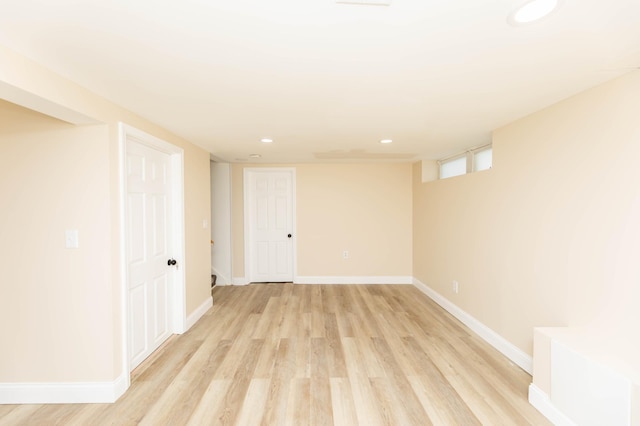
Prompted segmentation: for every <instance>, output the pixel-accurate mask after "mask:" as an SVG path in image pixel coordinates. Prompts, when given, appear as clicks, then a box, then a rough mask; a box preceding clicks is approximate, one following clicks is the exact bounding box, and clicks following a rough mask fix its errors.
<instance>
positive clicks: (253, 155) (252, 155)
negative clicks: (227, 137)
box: [249, 154, 262, 158]
mask: <svg viewBox="0 0 640 426" xmlns="http://www.w3.org/2000/svg"><path fill="white" fill-rule="evenodd" d="M260 157H262V155H260V154H249V158H260Z"/></svg>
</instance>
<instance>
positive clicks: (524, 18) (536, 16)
mask: <svg viewBox="0 0 640 426" xmlns="http://www.w3.org/2000/svg"><path fill="white" fill-rule="evenodd" d="M560 1H561V0H529V1H527V2H525V3H523V4H522V5H520V6H519V7H517V8H516V9H515V10H514V11H513V12H511V14H510V15H509V18H508V21H509V23H510V24H511V25H516V26H519V25H526V24H530V23H532V22H536V21H539V20H541V19H542V18H545V17H547V16H549V15H550V14H551V13H552V12H554V11H555V10H557V9H558V6H560Z"/></svg>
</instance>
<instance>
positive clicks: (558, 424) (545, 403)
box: [529, 383, 576, 426]
mask: <svg viewBox="0 0 640 426" xmlns="http://www.w3.org/2000/svg"><path fill="white" fill-rule="evenodd" d="M529 404H531V405H533V406H534V407H535V409H536V410H538V411H540V413H542V415H543V416H545V417H546V418H547V419H549V421H550V422H551V423H553V424H554V425H555V426H576V424H575V423H574V422H572V421H571V420H570V419H569V418H568V417H567V416H565V415H564V414H562V412H561V411H560V410H558V409H557V408H556V407H555V406H554V405H553V403H552V402H551V400H550V399H549V396H548V395H547V394H546V393H544V392H543V391H542V390H541V389H540V388H539V387H537V386H536V385H534V384H533V383H531V384H530V385H529Z"/></svg>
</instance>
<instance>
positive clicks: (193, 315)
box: [184, 297, 213, 333]
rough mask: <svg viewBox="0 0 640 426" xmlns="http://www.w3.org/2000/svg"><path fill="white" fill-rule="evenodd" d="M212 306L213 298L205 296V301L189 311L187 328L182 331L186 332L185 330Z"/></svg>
mask: <svg viewBox="0 0 640 426" xmlns="http://www.w3.org/2000/svg"><path fill="white" fill-rule="evenodd" d="M212 306H213V298H211V297H207V298H206V299H205V301H204V302H202V304H201V305H200V306H198V307H197V308H196V310H195V311H193V312H191V314H190V315H189V316H188V317H187V329H186V330H185V331H184V332H185V333H186V332H187V331H189V329H190V328H191V327H193V325H194V324H195V323H197V322H198V320H199V319H200V318H202V316H203V315H204V314H206V313H207V311H208V310H209V309H211V307H212Z"/></svg>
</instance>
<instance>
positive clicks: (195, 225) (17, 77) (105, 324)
mask: <svg viewBox="0 0 640 426" xmlns="http://www.w3.org/2000/svg"><path fill="white" fill-rule="evenodd" d="M0 83H1V84H2V85H3V88H4V89H6V88H7V87H10V88H11V90H13V91H14V92H19V93H24V94H26V95H28V96H31V97H32V99H36V101H37V102H36V103H38V102H44V103H46V104H48V105H54V106H55V107H56V108H62V109H63V110H70V111H74V112H78V113H80V114H82V115H85V116H88V117H91V118H93V119H94V120H96V122H101V123H105V125H97V126H88V127H85V126H75V127H74V126H71V125H68V124H64V123H61V122H58V121H56V120H53V119H50V118H47V117H44V116H41V115H39V114H36V113H32V112H30V111H26V110H24V109H21V108H16V107H13V106H11V105H10V104H6V103H3V106H2V108H3V111H7V112H6V113H7V114H11V116H12V117H13V116H15V117H14V118H15V120H12V121H7V120H3V122H2V126H0V137H1V139H0V144H1V145H2V148H3V151H4V150H5V148H6V149H7V152H13V155H14V158H15V157H16V156H20V157H21V159H20V161H15V162H13V163H11V167H6V168H5V167H4V163H3V167H2V180H3V181H7V182H11V183H15V184H16V185H22V183H21V182H20V181H21V180H22V179H23V176H27V177H28V178H29V179H31V180H35V181H33V182H31V181H28V182H26V187H27V188H28V191H25V194H24V195H21V196H20V197H19V198H18V199H17V202H15V203H13V204H11V210H10V211H5V209H6V207H5V206H6V204H4V201H3V213H2V214H5V215H10V218H11V221H9V222H2V223H0V230H1V231H0V232H2V233H3V235H4V234H5V233H7V235H8V236H9V237H11V238H12V239H17V242H16V243H15V244H17V245H18V247H19V248H20V251H18V250H17V249H16V248H15V247H14V243H8V242H7V240H5V238H4V236H3V238H2V240H1V243H0V246H1V249H2V250H3V253H5V254H7V255H8V258H5V262H7V264H9V265H10V264H14V263H15V265H17V266H16V267H15V268H12V275H10V277H11V280H12V281H8V280H4V279H3V280H2V281H1V282H0V288H1V289H2V299H3V301H5V300H11V299H12V298H13V297H15V296H16V295H18V296H20V298H21V300H26V299H28V298H30V297H31V296H33V297H35V298H36V300H40V298H41V299H43V301H37V302H36V301H29V303H26V302H25V303H24V304H23V305H20V306H19V309H20V317H21V318H25V319H26V322H25V323H19V322H16V312H15V310H11V311H6V310H1V311H0V323H2V324H3V325H2V327H7V325H6V324H11V325H12V328H13V331H12V333H11V336H12V337H13V338H14V339H15V340H14V341H12V342H10V345H11V347H12V348H15V349H14V350H12V351H0V382H24V381H37V382H58V381H65V382H67V381H111V380H114V379H115V378H117V377H118V376H120V375H121V374H122V365H121V358H122V345H121V341H122V336H121V332H120V331H121V327H122V324H121V306H120V300H121V299H120V297H121V294H120V290H121V285H122V284H121V282H120V263H119V262H120V234H119V230H120V220H119V211H120V199H119V182H118V176H119V151H118V127H117V124H118V122H119V121H123V122H125V123H127V124H129V125H132V126H134V127H136V128H139V129H140V130H143V131H145V132H147V133H150V134H152V135H154V136H156V137H159V138H161V139H164V140H166V141H168V142H170V143H172V144H174V145H177V146H179V147H181V148H183V149H184V168H185V173H184V179H185V233H186V241H185V244H186V247H185V248H186V256H187V257H186V260H185V267H186V286H187V288H186V292H187V315H188V314H190V313H191V312H193V310H194V309H195V308H196V307H198V306H199V305H200V304H201V303H203V302H204V301H205V300H206V299H207V298H208V297H210V292H209V287H210V279H209V275H210V270H211V269H210V245H209V229H204V228H203V227H202V221H203V220H205V219H207V220H208V219H209V218H210V190H209V154H208V153H207V152H206V151H204V150H203V149H201V148H199V147H196V146H195V145H193V144H191V143H189V142H187V141H184V140H182V139H180V138H178V137H176V136H175V135H173V134H171V133H170V132H168V131H166V130H164V129H162V128H160V127H158V126H156V125H154V124H152V123H150V122H149V121H147V120H144V119H142V118H140V117H138V116H136V115H135V114H132V113H131V112H128V111H126V110H124V109H122V108H120V107H118V106H117V105H114V104H112V103H110V102H108V101H106V100H105V99H103V98H101V97H99V96H96V95H95V94H93V93H91V92H89V91H87V90H85V89H83V88H82V87H80V86H78V85H76V84H74V83H72V82H70V81H68V80H66V79H64V78H62V77H60V76H58V75H56V74H54V73H52V72H50V71H48V70H46V69H45V68H43V67H41V66H39V65H38V64H35V63H33V62H31V61H29V60H27V59H25V58H24V57H21V56H19V55H17V54H15V53H14V52H12V51H10V50H8V49H6V48H4V47H2V46H0ZM6 117H9V116H8V115H7V116H6ZM3 118H4V117H3ZM28 146H34V147H36V146H39V147H41V148H42V149H43V150H41V151H37V150H36V151H31V150H29V149H28V148H27V147H28ZM40 152H42V153H46V155H44V154H43V155H41V154H40ZM63 154H64V155H63ZM45 157H47V158H45ZM0 161H3V162H6V161H8V160H7V159H6V158H5V157H4V156H3V158H2V160H0ZM41 170H43V171H47V172H48V173H44V172H40V174H34V173H35V172H38V171H41ZM52 175H53V176H52ZM72 178H73V179H72ZM53 183H57V184H56V185H53ZM3 184H4V182H3ZM19 187H20V186H17V188H19ZM14 189H15V188H11V187H10V186H9V187H7V186H6V185H5V186H2V192H0V196H1V197H2V199H3V200H4V199H5V197H6V194H7V192H11V191H13V190H14ZM76 190H78V191H80V192H77V191H76ZM5 191H6V192H5ZM87 194H88V195H87ZM42 202H47V204H46V205H45V206H43V205H41V203H42ZM98 205H99V208H98ZM36 213H37V214H36ZM70 222H74V223H77V224H78V225H77V227H78V228H79V229H80V243H81V247H80V249H78V250H77V251H73V252H71V251H67V250H64V249H62V248H61V247H63V242H64V240H60V238H62V237H60V236H59V235H60V232H62V233H63V234H62V236H64V229H66V228H67V227H71V226H74V225H73V223H70ZM36 231H37V234H38V235H36ZM42 235H46V236H47V237H46V238H47V239H46V240H45V241H44V246H42V247H41V248H38V246H39V245H42V244H43V242H42V241H41V240H40V238H41V236H42ZM84 244H87V245H86V246H85V245H84ZM25 250H28V252H27V253H28V255H27V257H26V258H25V257H24V256H25V254H24V253H25ZM26 259H28V261H27V260H26ZM25 262H27V263H28V266H27V264H26V263H25ZM60 262H63V263H61V264H60ZM52 263H55V264H57V266H55V268H54V270H55V271H56V272H57V273H49V271H50V269H49V268H48V266H51V265H50V264H52ZM18 265H19V267H18ZM94 267H95V268H97V271H93V272H90V271H89V270H90V269H93V268H94ZM45 284H46V286H45ZM17 287H21V288H22V289H23V290H20V291H18V290H16V288H17ZM45 289H48V290H45ZM45 291H46V293H45ZM49 293H51V294H49ZM52 294H53V296H52ZM50 296H51V297H53V300H54V301H56V302H57V303H56V304H50V305H49V306H48V307H47V309H40V308H41V307H42V306H43V305H44V304H46V303H47V302H45V301H44V299H47V298H48V297H50ZM13 307H14V308H15V309H17V307H16V305H13ZM88 308H89V309H90V311H89V312H87V309H88ZM72 323H73V326H72V327H71V328H68V329H66V328H65V326H67V325H70V324H72ZM86 334H91V335H92V336H93V337H92V338H89V339H88V340H86V341H84V340H82V339H83V338H84V336H85V335H86ZM59 337H60V339H59ZM96 340H97V341H96ZM96 351H99V353H97V352H96ZM16 354H22V355H20V356H19V357H16ZM50 356H54V357H55V359H56V364H55V365H53V364H51V362H50V361H49V360H50ZM80 356H82V357H86V358H92V359H89V360H85V361H83V362H77V358H78V357H80ZM53 367H55V368H53Z"/></svg>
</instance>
